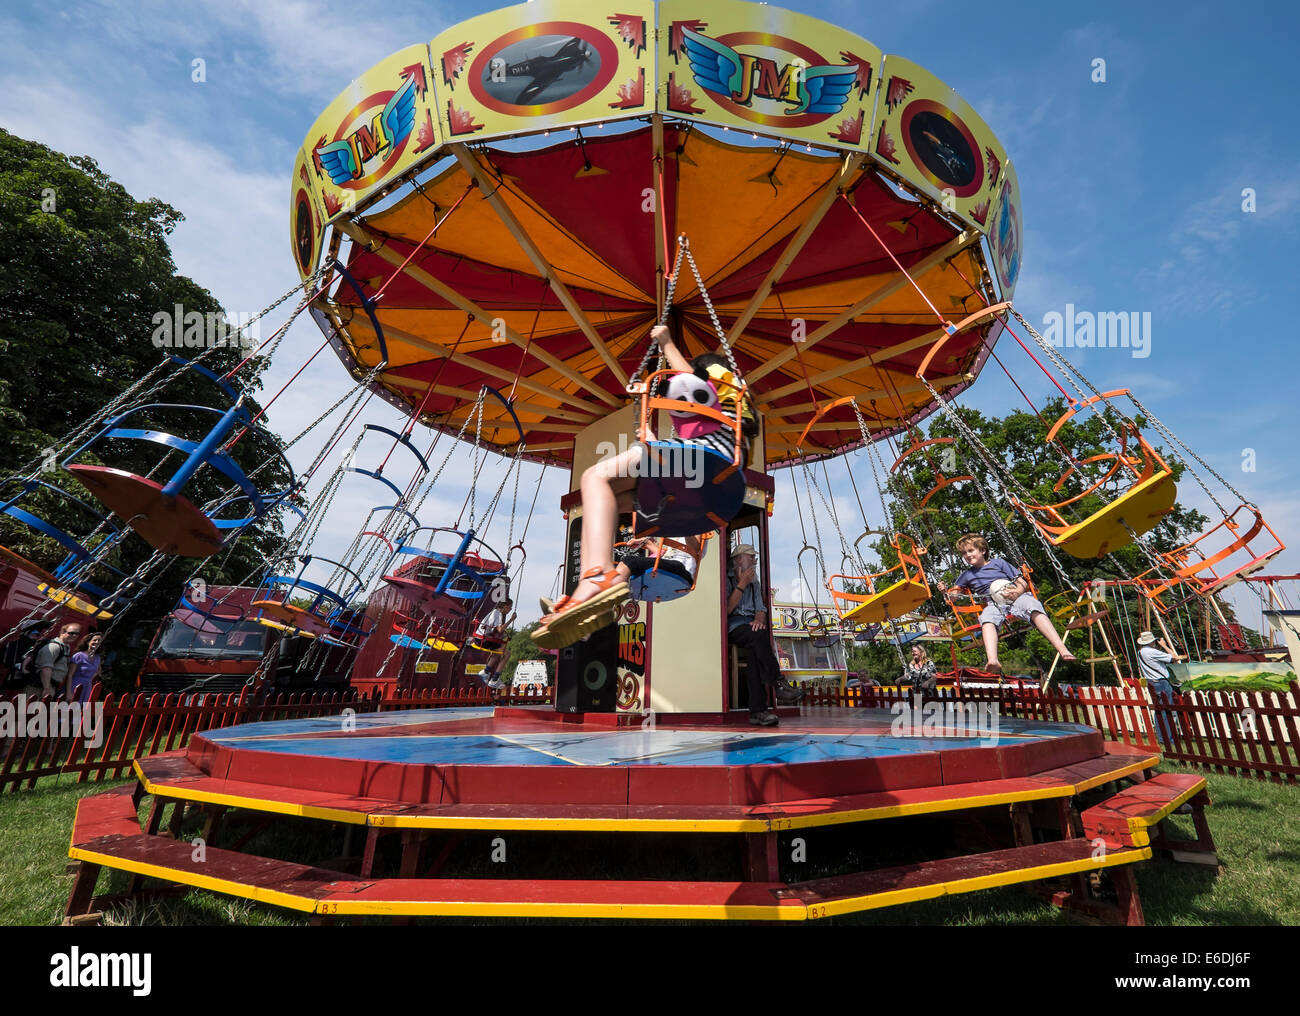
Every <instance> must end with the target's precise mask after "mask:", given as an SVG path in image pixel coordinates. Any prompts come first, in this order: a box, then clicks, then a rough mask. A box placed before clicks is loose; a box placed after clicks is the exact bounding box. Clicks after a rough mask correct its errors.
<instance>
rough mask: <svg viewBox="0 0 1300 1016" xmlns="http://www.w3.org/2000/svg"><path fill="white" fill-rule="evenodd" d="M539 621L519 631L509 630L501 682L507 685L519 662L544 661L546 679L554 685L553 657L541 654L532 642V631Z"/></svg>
mask: <svg viewBox="0 0 1300 1016" xmlns="http://www.w3.org/2000/svg"><path fill="white" fill-rule="evenodd" d="M541 623H542V622H541V621H534V622H533V623H532V624H530V625H527V626H526V627H524V628H520V629H519V630H517V631H516V630H514V629H511V631H510V641H509V643H507V645H506V661H505V665H504V666H503V667H502V669H501V680H503V681H505V682H506V683H507V684H508V683H509V682H510V679H511V678H512V676H513V675H514V672H515V664H516V663H518V662H519V661H520V660H545V661H546V676H547V679H548V680H549V681H550V682H551V683H552V684H554V683H555V657H553V656H551V655H549V654H547V653H545V652H543V651H542V650H541V649H538V648H537V643H536V642H534V641H533V639H532V634H533V630H534V629H535V628H536V627H537V626H538V625H539V624H541Z"/></svg>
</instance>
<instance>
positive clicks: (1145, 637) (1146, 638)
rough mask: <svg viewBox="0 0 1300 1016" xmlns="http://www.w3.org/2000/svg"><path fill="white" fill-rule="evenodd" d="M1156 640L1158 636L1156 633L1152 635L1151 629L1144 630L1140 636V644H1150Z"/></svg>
mask: <svg viewBox="0 0 1300 1016" xmlns="http://www.w3.org/2000/svg"><path fill="white" fill-rule="evenodd" d="M1155 640H1156V637H1155V636H1154V635H1152V634H1151V633H1150V632H1149V631H1144V632H1142V634H1140V635H1139V636H1138V645H1140V646H1149V645H1151V644H1153V643H1154V642H1155Z"/></svg>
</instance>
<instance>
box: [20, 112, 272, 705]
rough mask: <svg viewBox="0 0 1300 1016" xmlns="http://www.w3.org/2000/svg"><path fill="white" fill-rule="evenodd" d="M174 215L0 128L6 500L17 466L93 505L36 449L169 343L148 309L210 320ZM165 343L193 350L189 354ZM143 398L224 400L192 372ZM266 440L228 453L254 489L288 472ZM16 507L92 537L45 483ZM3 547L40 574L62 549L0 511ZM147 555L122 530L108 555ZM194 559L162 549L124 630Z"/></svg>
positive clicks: (151, 612) (225, 571)
mask: <svg viewBox="0 0 1300 1016" xmlns="http://www.w3.org/2000/svg"><path fill="white" fill-rule="evenodd" d="M182 218H183V217H182V215H181V213H180V212H179V211H177V210H176V209H175V208H172V207H171V206H170V205H168V204H166V203H165V202H163V201H160V200H158V199H156V198H150V199H148V200H145V201H137V200H136V199H135V198H133V197H132V196H131V195H130V194H128V193H127V192H126V190H125V189H124V188H123V187H122V186H121V185H119V184H117V183H115V182H114V181H113V180H111V179H110V178H109V177H108V176H107V175H106V174H104V173H103V172H101V171H100V169H99V167H98V166H97V165H96V164H95V162H94V161H93V160H91V159H89V158H85V157H81V156H76V157H68V156H65V155H62V154H60V153H58V152H55V151H53V150H51V149H49V148H47V147H45V146H44V145H40V144H36V143H34V142H31V141H26V140H24V139H22V138H18V137H15V136H14V135H12V134H9V133H7V132H5V131H3V130H0V306H3V307H4V308H5V313H4V314H3V315H0V435H3V440H2V441H0V477H6V478H7V480H6V482H5V486H4V488H3V490H0V497H2V498H3V499H4V500H6V501H7V500H9V499H11V498H13V497H15V496H16V495H18V494H20V493H21V492H22V487H21V481H22V479H23V478H27V477H36V478H39V479H40V480H42V481H44V482H47V483H50V484H52V485H54V486H56V487H58V488H59V489H60V490H62V491H64V492H66V493H67V494H69V495H71V496H73V497H76V498H78V499H79V500H81V501H84V502H87V503H88V504H89V505H91V506H92V507H96V508H97V507H98V505H97V502H95V499H94V498H93V496H91V495H89V494H88V492H87V491H86V490H85V489H84V488H83V487H81V485H80V484H79V483H77V482H76V480H75V479H74V478H73V477H72V476H71V474H69V473H67V472H65V471H64V470H62V469H56V470H53V471H46V472H37V471H36V470H37V467H38V466H39V465H40V464H41V462H42V460H43V459H48V458H49V456H48V455H45V454H43V452H44V450H45V449H50V448H53V449H56V450H58V451H59V453H60V455H63V454H66V453H67V452H68V451H70V450H71V449H70V448H65V447H64V444H63V442H64V439H65V438H66V437H67V436H68V435H70V434H71V433H72V432H73V431H74V430H75V429H76V428H78V427H79V426H81V425H82V424H83V423H84V422H85V421H86V420H87V419H88V418H89V417H91V416H92V414H94V413H96V412H97V411H99V410H101V409H102V408H103V407H104V406H105V405H106V404H108V403H109V402H111V401H112V400H113V399H114V398H116V397H117V396H118V395H120V394H121V393H122V392H123V391H124V390H126V389H127V388H128V387H129V386H130V385H131V384H132V383H134V382H135V381H136V380H138V379H139V378H140V377H142V376H143V375H145V374H146V373H148V372H149V371H150V370H151V369H152V368H154V367H155V366H157V365H158V363H159V362H160V360H162V359H163V358H164V357H165V356H166V355H167V354H168V352H169V350H167V349H159V348H158V347H157V346H156V345H155V344H154V342H153V336H154V334H155V329H156V327H157V324H156V319H155V315H156V314H158V313H159V312H162V313H164V314H166V315H168V316H169V317H171V316H173V315H174V311H175V308H176V307H177V305H179V306H180V307H181V308H182V311H183V313H190V312H197V313H198V314H200V315H203V316H204V318H205V320H206V318H207V316H208V315H214V316H215V317H216V318H221V317H223V314H222V308H221V306H220V304H219V303H218V302H217V300H216V299H215V298H214V297H213V296H212V294H211V293H209V292H208V291H207V290H206V289H204V288H203V287H202V286H200V285H199V284H198V283H196V282H194V281H193V280H192V279H189V278H186V277H185V276H183V275H179V274H177V272H176V265H175V262H174V261H173V259H172V254H171V250H170V249H169V247H168V239H167V238H168V236H169V235H170V234H171V232H172V231H173V230H174V229H175V228H176V226H177V224H178V223H180V222H181V221H182ZM176 352H178V353H179V354H181V355H184V356H186V357H187V358H192V357H193V356H194V355H196V354H197V353H199V352H200V350H198V349H193V350H191V349H184V348H182V349H180V350H176ZM244 355H246V352H245V351H242V350H240V349H239V348H238V347H237V346H231V347H228V348H217V349H214V350H213V351H212V352H211V353H210V354H208V355H207V356H206V357H205V359H204V365H205V366H206V367H208V368H209V369H210V370H212V371H214V372H215V373H217V374H222V373H224V372H226V371H228V370H229V369H230V368H232V367H233V366H235V365H236V364H237V363H238V362H239V361H240V360H241V359H242V358H243V356H244ZM258 366H261V364H260V363H255V364H253V365H251V366H250V367H249V368H246V369H245V370H244V371H242V372H241V373H240V375H239V376H238V380H239V381H240V382H242V384H243V386H244V387H245V389H246V390H247V391H248V392H249V398H248V399H247V400H246V403H245V404H246V405H249V406H251V407H252V411H253V412H256V411H257V406H256V403H255V401H253V400H252V392H253V391H255V390H256V389H257V388H258V383H257V380H256V371H255V368H256V367H258ZM151 401H153V402H161V403H176V404H194V405H200V406H211V407H215V408H218V409H222V410H224V409H225V408H227V407H228V404H229V400H228V399H227V398H226V396H224V395H223V394H222V393H221V392H220V390H219V389H218V388H217V387H216V386H215V385H214V384H213V383H212V382H211V381H210V380H208V379H206V378H204V377H202V376H200V375H199V374H198V373H197V372H195V371H190V370H186V371H184V372H183V373H182V374H181V375H180V376H179V377H177V378H176V379H175V380H173V381H171V382H169V383H168V384H167V386H166V387H165V388H164V389H162V390H160V391H158V392H157V393H156V394H155V396H154V397H153V398H152V399H151ZM215 419H216V417H215V415H209V414H203V415H202V416H199V415H198V414H193V413H189V414H185V413H178V412H176V411H170V410H156V411H150V412H149V413H147V414H142V415H139V416H134V417H132V422H131V426H137V427H146V428H147V427H154V428H156V429H159V430H163V431H169V432H171V433H174V434H177V435H178V436H181V437H187V438H191V439H193V438H195V437H196V436H201V434H202V431H203V430H204V429H205V427H206V426H210V425H211V422H213V421H215ZM186 428H188V430H187V429H186ZM196 428H197V430H198V433H197V434H196V433H195V430H196ZM279 447H280V443H279V441H278V439H275V438H270V437H267V436H263V435H261V434H259V433H258V432H251V433H250V434H249V435H247V436H246V437H245V438H243V439H241V441H240V442H239V443H238V444H237V445H236V446H235V447H234V449H233V451H232V454H233V457H234V458H235V460H236V461H237V462H239V464H240V465H241V466H243V467H244V468H245V470H249V469H252V468H256V467H258V466H262V467H263V468H262V469H261V471H260V472H259V474H258V478H257V483H258V486H259V488H260V489H262V490H275V489H280V488H283V486H285V485H286V484H287V483H288V482H289V472H288V469H287V467H286V466H285V465H284V464H283V463H282V462H281V461H280V460H279V459H278V458H276V456H275V453H276V451H277V450H278V449H279ZM162 453H163V449H161V448H160V446H158V445H156V444H153V443H151V442H145V441H117V442H110V443H108V444H106V445H97V446H96V447H95V448H93V449H91V450H90V451H89V452H88V453H87V455H88V456H89V458H88V459H87V461H96V460H98V461H101V462H104V463H105V464H111V465H113V466H116V467H118V468H122V469H126V470H129V471H131V472H135V473H138V474H141V475H144V474H147V473H149V472H150V470H152V469H154V468H155V467H156V466H158V464H159V459H160V458H161V456H162ZM178 454H179V453H177V455H178ZM177 455H173V456H172V457H171V458H170V459H168V460H167V461H166V462H165V463H163V466H162V468H161V469H160V470H159V472H158V474H156V475H168V473H169V471H170V470H172V469H175V468H176V466H178V465H179V463H180V461H181V460H180V459H179V458H178V457H177ZM228 487H229V484H228V482H227V481H224V478H221V477H219V476H213V475H212V471H211V470H206V469H205V470H202V471H200V473H199V475H198V477H197V478H196V480H195V481H194V483H193V484H192V485H191V486H190V487H189V488H187V494H188V495H189V496H190V498H191V500H193V501H194V502H195V503H196V504H200V505H202V504H206V503H208V502H209V501H210V500H212V499H213V498H217V497H219V496H220V495H221V494H222V493H223V491H225V490H227V489H228ZM22 504H23V507H25V508H27V509H28V510H30V511H32V512H33V514H36V515H38V516H41V517H44V518H46V519H48V520H49V521H50V522H53V523H54V524H56V525H59V526H61V527H63V528H65V529H66V530H67V531H68V532H69V533H71V534H72V535H73V536H75V537H77V538H78V539H86V540H87V543H88V545H90V546H94V545H95V544H96V543H97V542H98V540H99V539H101V538H102V535H97V534H94V530H95V528H96V526H95V523H94V519H93V517H91V516H89V515H88V514H86V513H84V512H80V511H79V510H77V509H75V507H70V506H69V504H68V502H66V501H65V500H63V499H61V498H59V497H58V496H57V495H55V494H52V493H50V492H48V491H43V490H40V489H37V490H35V491H32V492H29V493H28V494H27V495H26V496H25V497H24V500H23V502H22ZM100 532H101V534H102V530H101V531H100ZM280 532H281V528H280V522H279V520H278V519H275V518H267V519H266V520H264V521H263V522H262V523H261V524H260V525H258V526H257V527H256V529H255V530H254V531H253V532H251V533H249V534H248V535H247V536H245V537H244V538H243V539H241V540H240V541H239V543H238V544H237V545H236V547H235V549H234V551H233V552H232V553H231V554H230V555H229V557H227V556H226V555H225V554H224V553H223V554H221V555H218V556H217V557H216V558H214V559H212V560H211V561H210V562H209V563H208V565H207V566H206V568H205V570H204V572H203V577H204V578H205V580H206V581H207V582H208V583H209V584H212V585H215V584H226V583H234V582H238V581H240V580H242V579H244V578H245V577H246V576H248V575H249V574H251V573H253V571H254V570H255V569H256V568H257V567H258V566H259V564H261V563H262V561H263V560H264V558H265V557H266V555H267V553H268V552H270V551H271V549H272V548H273V546H274V545H275V541H276V537H277V534H278V533H280ZM0 544H3V545H4V546H6V547H9V548H10V549H11V550H13V551H15V552H16V553H19V554H21V555H22V556H24V557H26V558H27V559H28V560H31V561H33V562H34V563H36V564H38V565H39V566H41V567H42V568H45V569H47V570H51V569H53V568H54V567H55V566H57V564H58V563H59V561H60V560H61V558H62V556H63V554H64V552H65V551H64V548H62V547H60V546H58V545H57V544H56V543H54V541H51V540H48V539H46V538H44V537H41V536H39V535H38V534H36V533H34V532H33V531H32V530H31V529H29V528H28V527H26V526H25V525H23V524H21V523H19V522H16V521H15V520H13V519H12V518H9V517H7V516H0ZM152 553H153V550H152V548H151V547H149V546H148V545H147V544H145V543H144V541H143V540H141V539H140V538H139V537H137V536H134V535H132V536H130V537H129V538H128V539H127V540H126V541H124V542H123V543H122V544H121V545H120V546H119V547H118V548H117V549H116V550H115V551H114V552H113V554H112V556H111V557H110V558H109V563H111V564H112V565H113V566H114V567H116V568H118V569H120V570H121V571H124V572H126V573H127V574H130V573H131V572H133V571H135V569H136V568H138V567H139V566H140V565H141V564H142V563H143V562H144V561H145V560H146V559H147V558H148V557H149V556H151V555H152ZM197 563H198V562H196V561H194V560H188V559H186V560H175V561H173V562H172V563H171V565H170V566H169V567H168V569H167V571H166V572H165V573H164V574H163V575H162V577H161V578H160V579H159V580H158V581H157V582H156V583H155V584H154V586H153V588H152V590H151V591H150V593H149V594H147V595H146V596H144V597H143V598H141V600H140V601H139V602H138V603H137V604H136V605H135V606H134V607H133V615H132V617H131V618H130V621H129V622H128V623H127V624H126V625H125V628H124V633H129V632H130V628H131V622H134V623H139V622H143V623H145V624H146V625H153V624H156V623H157V621H158V620H159V619H160V618H161V617H162V616H164V615H165V614H166V612H167V611H168V610H170V609H171V607H172V606H173V605H174V604H175V602H176V599H177V597H178V595H179V592H180V587H181V582H182V580H183V578H184V577H185V576H187V575H188V574H189V573H190V572H191V571H192V570H193V569H194V567H195V566H196V564H197ZM101 577H102V576H101ZM110 588H111V585H110ZM122 631H123V630H122V629H119V632H122ZM0 635H3V632H0ZM116 641H118V642H119V643H124V642H125V639H124V638H123V639H118V640H116ZM105 648H106V650H108V651H109V652H112V651H113V650H114V649H116V648H121V646H120V645H119V646H114V645H113V644H112V640H110V644H109V645H108V646H106V647H105ZM136 655H137V656H138V655H139V653H138V652H137V653H136ZM114 676H115V677H116V678H117V680H118V682H129V681H131V680H132V679H133V678H134V670H133V669H132V667H131V661H130V660H125V659H124V660H121V661H119V664H118V666H117V667H116V668H115V674H114Z"/></svg>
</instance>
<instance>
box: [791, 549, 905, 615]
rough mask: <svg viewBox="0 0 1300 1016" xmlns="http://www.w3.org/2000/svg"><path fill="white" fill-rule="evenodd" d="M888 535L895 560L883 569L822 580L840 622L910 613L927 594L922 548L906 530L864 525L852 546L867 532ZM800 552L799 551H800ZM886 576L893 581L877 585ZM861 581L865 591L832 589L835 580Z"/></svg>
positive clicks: (846, 581)
mask: <svg viewBox="0 0 1300 1016" xmlns="http://www.w3.org/2000/svg"><path fill="white" fill-rule="evenodd" d="M873 534H875V535H881V536H889V540H890V545H891V546H892V547H893V548H894V552H895V553H896V554H897V555H898V564H896V565H894V567H892V568H886V569H885V570H884V571H879V572H872V573H871V574H869V575H831V576H830V577H829V578H827V580H826V588H827V590H828V591H829V592H830V594H831V600H832V601H833V602H834V604H835V610H836V612H837V613H838V614H839V615H840V621H841V622H842V623H844V624H880V623H882V622H884V621H887V620H889V619H890V618H893V617H902V616H903V615H904V614H910V613H911V612H912V611H914V610H916V609H917V608H918V607H920V606H921V604H923V603H925V602H926V600H928V599H929V598H930V583H929V582H927V581H926V578H925V569H924V568H922V566H921V557H920V555H922V554H924V553H925V548H924V547H921V548H918V547H917V546H916V543H915V541H914V540H913V539H912V538H911V537H910V536H908V535H907V534H906V533H894V534H892V535H890V534H889V533H885V532H882V531H880V530H875V529H868V530H866V531H865V532H864V533H863V534H862V535H861V536H859V537H858V538H857V539H856V540H855V541H854V542H853V546H854V550H855V551H856V549H857V546H858V544H859V543H861V542H862V541H863V540H865V539H866V538H867V537H868V536H871V535H873ZM800 553H802V551H801V552H800ZM886 576H891V577H893V581H892V582H891V583H890V584H889V585H887V586H884V587H883V588H878V587H877V584H876V580H877V579H884V578H885V577H886ZM836 579H839V580H841V582H843V583H845V584H847V583H850V582H852V583H854V584H861V585H865V586H866V587H867V590H868V591H867V592H865V593H851V592H848V591H846V590H842V589H836V588H835V580H836Z"/></svg>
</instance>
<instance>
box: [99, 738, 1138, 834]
mask: <svg viewBox="0 0 1300 1016" xmlns="http://www.w3.org/2000/svg"><path fill="white" fill-rule="evenodd" d="M1112 747H1113V748H1114V749H1115V751H1114V752H1113V751H1112V750H1111V749H1112ZM1123 747H1124V746H1119V745H1115V746H1112V745H1110V744H1108V745H1107V754H1106V755H1103V756H1101V757H1099V758H1095V759H1087V760H1085V761H1082V762H1077V763H1074V764H1072V765H1068V766H1063V767H1060V768H1057V769H1050V770H1047V771H1045V772H1041V773H1038V774H1036V775H1033V776H1027V777H1021V778H1019V779H995V780H990V781H973V782H970V783H957V784H950V785H942V786H935V787H918V788H914V789H908V790H895V791H888V792H879V793H869V794H855V795H845V796H842V797H837V798H813V799H808V800H795V801H784V802H780V803H773V804H767V805H690V804H676V805H659V804H652V805H633V804H625V805H579V804H567V805H555V804H545V805H521V804H508V805H506V804H502V805H462V804H445V805H436V804H434V805H409V804H402V803H400V802H393V801H388V800H384V799H378V798H366V797H347V796H343V795H339V794H336V793H334V792H332V791H312V790H302V789H296V788H289V787H273V786H270V785H268V784H261V783H247V782H243V781H238V780H225V779H218V778H216V777H212V776H208V775H207V774H206V773H204V772H203V771H202V770H200V769H198V768H197V767H196V766H194V765H193V764H192V763H190V762H189V761H187V760H186V759H185V758H183V757H180V756H177V755H168V756H159V757H155V758H150V759H143V760H140V761H137V762H136V763H135V766H136V771H137V773H138V774H139V776H140V778H141V780H142V781H143V782H144V785H145V790H146V791H147V792H148V793H150V794H155V795H158V796H160V797H166V798H170V799H174V800H181V801H193V802H198V803H203V804H216V805H225V806H227V807H233V808H247V809H250V810H254V811H263V812H275V813H279V814H284V815H294V816H299V817H303V818H315V819H323V820H325V821H333V822H344V823H349V824H356V825H370V826H377V827H381V828H387V829H456V830H469V829H482V830H510V829H515V830H532V831H546V830H554V831H566V832H572V831H605V832H682V833H719V832H735V833H762V832H768V831H773V830H776V831H780V830H788V829H802V828H811V827H814V826H821V825H839V824H843V823H847V822H866V821H873V820H877V819H887V818H897V817H903V816H907V815H921V814H934V813H938V812H946V811H961V810H965V809H970V808H983V807H993V806H1002V805H1006V804H1009V803H1012V802H1014V801H1017V800H1037V799H1048V798H1058V797H1070V796H1073V795H1074V794H1077V793H1082V792H1083V791H1086V790H1090V789H1092V788H1093V787H1095V786H1098V785H1100V784H1102V783H1108V782H1112V781H1117V780H1120V779H1122V778H1124V777H1125V776H1130V775H1133V774H1134V773H1136V772H1138V771H1140V770H1142V769H1145V768H1149V767H1151V766H1154V765H1155V763H1156V761H1157V760H1158V756H1156V755H1154V754H1152V753H1151V752H1149V751H1137V750H1133V751H1128V750H1125V751H1122V752H1121V751H1119V749H1120V748H1123ZM109 831H115V830H109ZM84 838H89V837H84ZM80 841H81V838H80V837H79V834H76V833H74V839H73V842H74V843H77V842H80Z"/></svg>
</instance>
